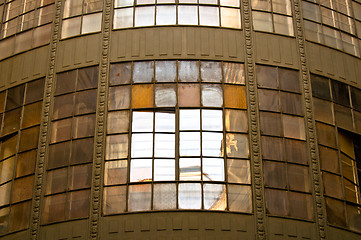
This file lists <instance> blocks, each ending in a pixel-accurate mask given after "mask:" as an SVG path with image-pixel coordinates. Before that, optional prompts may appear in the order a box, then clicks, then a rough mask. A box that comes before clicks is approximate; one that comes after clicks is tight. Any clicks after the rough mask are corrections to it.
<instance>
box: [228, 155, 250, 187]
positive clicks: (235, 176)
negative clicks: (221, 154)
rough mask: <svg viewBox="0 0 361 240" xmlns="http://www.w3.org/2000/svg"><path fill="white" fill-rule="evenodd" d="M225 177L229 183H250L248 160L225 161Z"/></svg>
mask: <svg viewBox="0 0 361 240" xmlns="http://www.w3.org/2000/svg"><path fill="white" fill-rule="evenodd" d="M227 175H228V182H230V183H243V184H250V183H251V167H250V164H249V161H248V160H239V159H227Z"/></svg>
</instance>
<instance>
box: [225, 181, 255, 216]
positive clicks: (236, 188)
mask: <svg viewBox="0 0 361 240" xmlns="http://www.w3.org/2000/svg"><path fill="white" fill-rule="evenodd" d="M228 208H229V210H230V211H236V212H247V213H251V212H252V192H251V187H250V186H240V185H228Z"/></svg>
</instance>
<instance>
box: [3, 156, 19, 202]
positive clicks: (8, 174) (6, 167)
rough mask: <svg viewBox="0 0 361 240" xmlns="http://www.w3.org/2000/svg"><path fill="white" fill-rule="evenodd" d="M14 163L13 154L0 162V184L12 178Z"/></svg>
mask: <svg viewBox="0 0 361 240" xmlns="http://www.w3.org/2000/svg"><path fill="white" fill-rule="evenodd" d="M14 165H15V156H14V157H11V158H8V159H6V160H4V161H1V162H0V184H3V183H5V182H7V181H9V180H11V179H12V178H13V175H14ZM2 196H4V195H2Z"/></svg>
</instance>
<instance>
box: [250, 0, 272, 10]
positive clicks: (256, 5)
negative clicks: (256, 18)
mask: <svg viewBox="0 0 361 240" xmlns="http://www.w3.org/2000/svg"><path fill="white" fill-rule="evenodd" d="M252 9H257V10H264V11H271V1H270V0H266V1H262V0H252Z"/></svg>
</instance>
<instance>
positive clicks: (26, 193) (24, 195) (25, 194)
mask: <svg viewBox="0 0 361 240" xmlns="http://www.w3.org/2000/svg"><path fill="white" fill-rule="evenodd" d="M33 185H34V175H32V176H29V177H25V178H19V179H16V180H15V181H14V189H13V192H12V193H13V194H12V200H11V202H12V203H15V202H20V201H24V200H28V199H31V198H32V197H33Z"/></svg>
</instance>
